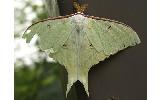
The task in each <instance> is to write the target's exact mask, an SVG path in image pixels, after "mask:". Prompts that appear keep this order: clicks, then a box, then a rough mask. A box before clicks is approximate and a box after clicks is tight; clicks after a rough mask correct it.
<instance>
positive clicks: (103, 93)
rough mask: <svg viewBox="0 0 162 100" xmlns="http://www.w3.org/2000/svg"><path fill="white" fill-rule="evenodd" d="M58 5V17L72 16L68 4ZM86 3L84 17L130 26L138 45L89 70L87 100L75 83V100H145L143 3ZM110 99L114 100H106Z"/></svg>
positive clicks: (110, 0)
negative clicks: (114, 21)
mask: <svg viewBox="0 0 162 100" xmlns="http://www.w3.org/2000/svg"><path fill="white" fill-rule="evenodd" d="M58 2H59V6H60V11H61V15H67V14H71V13H72V0H58ZM86 2H87V4H88V9H87V10H86V12H85V13H86V14H88V15H93V16H98V17H104V18H109V19H113V20H117V21H121V22H123V23H125V24H127V25H129V26H131V27H132V28H133V29H134V30H135V31H136V32H137V33H138V35H139V37H140V39H141V42H142V43H141V44H139V45H137V46H135V47H131V48H127V49H125V50H123V51H120V52H118V53H117V54H116V55H113V56H111V57H110V58H109V59H106V60H105V61H103V62H100V63H99V64H97V65H96V66H95V67H93V68H92V69H91V70H90V72H89V92H90V97H89V98H88V97H87V95H86V93H85V91H84V88H83V86H82V85H81V83H79V82H77V83H75V88H76V89H77V94H78V98H79V100H146V99H147V7H146V6H147V1H146V0H87V1H86ZM73 88H74V87H73ZM71 94H72V93H70V94H69V98H70V96H71ZM113 96H115V97H116V98H117V99H110V98H111V97H113Z"/></svg>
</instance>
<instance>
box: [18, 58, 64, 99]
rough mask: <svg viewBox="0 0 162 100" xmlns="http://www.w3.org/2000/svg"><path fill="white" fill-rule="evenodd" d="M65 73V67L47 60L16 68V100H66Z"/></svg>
mask: <svg viewBox="0 0 162 100" xmlns="http://www.w3.org/2000/svg"><path fill="white" fill-rule="evenodd" d="M62 71H63V72H62ZM64 73H65V70H64V69H63V66H61V65H59V64H57V63H49V62H47V61H46V60H43V61H42V62H38V63H34V64H33V65H32V66H27V65H24V66H21V67H15V100H65V94H64V93H65V92H64V91H65V88H64V87H65V83H63V80H62V79H64V77H65V76H63V75H64ZM65 80H66V79H65ZM64 82H66V81H64Z"/></svg>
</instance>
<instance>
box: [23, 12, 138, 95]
mask: <svg viewBox="0 0 162 100" xmlns="http://www.w3.org/2000/svg"><path fill="white" fill-rule="evenodd" d="M27 30H30V33H28V32H27V31H26V32H25V33H24V35H23V38H26V40H27V42H30V40H31V39H32V37H33V36H34V35H35V34H37V35H38V36H39V42H40V43H39V45H40V48H41V50H44V51H45V52H47V53H49V56H50V57H52V58H53V59H54V60H56V61H58V62H59V63H60V64H62V65H64V66H65V68H66V70H67V72H68V84H67V91H66V95H67V93H68V92H69V90H70V88H71V86H72V85H73V83H75V82H76V81H77V80H79V81H80V82H81V83H82V84H83V85H84V88H85V91H86V93H87V95H89V92H88V71H89V70H90V68H91V67H92V66H93V65H95V64H98V63H99V62H100V61H102V60H104V59H105V58H108V57H109V56H110V55H113V54H115V53H117V52H118V51H120V50H123V49H125V48H127V47H129V46H134V45H136V44H139V43H140V39H139V37H138V35H137V34H136V32H135V31H134V30H133V29H132V28H130V27H129V26H127V25H125V24H123V23H120V22H117V21H113V20H109V19H102V18H96V17H91V16H86V15H83V14H79V13H77V14H74V15H69V16H65V17H58V18H51V19H45V20H42V21H40V22H37V23H35V24H33V25H31V26H30V27H29V28H28V29H27Z"/></svg>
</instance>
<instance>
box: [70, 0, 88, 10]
mask: <svg viewBox="0 0 162 100" xmlns="http://www.w3.org/2000/svg"><path fill="white" fill-rule="evenodd" d="M73 6H74V9H76V11H77V13H78V12H79V13H83V12H84V11H85V9H86V8H87V7H88V4H81V3H78V2H77V0H73Z"/></svg>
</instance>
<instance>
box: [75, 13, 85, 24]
mask: <svg viewBox="0 0 162 100" xmlns="http://www.w3.org/2000/svg"><path fill="white" fill-rule="evenodd" d="M72 18H73V19H74V20H75V22H77V23H84V22H85V19H86V17H84V16H83V15H81V14H77V15H74V16H73V17H72Z"/></svg>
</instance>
